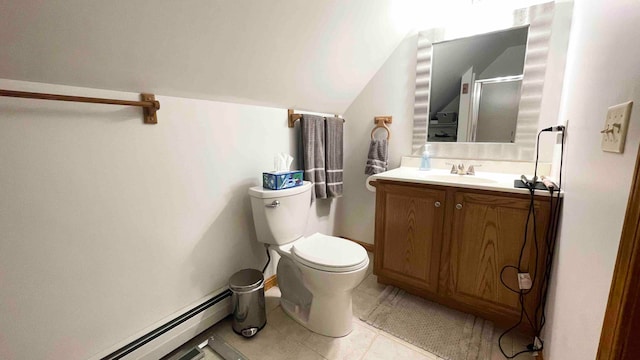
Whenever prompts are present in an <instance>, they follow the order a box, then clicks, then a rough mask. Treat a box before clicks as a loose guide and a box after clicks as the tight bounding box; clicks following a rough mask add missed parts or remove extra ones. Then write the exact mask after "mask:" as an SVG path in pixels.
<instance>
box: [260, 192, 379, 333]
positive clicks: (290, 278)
mask: <svg viewBox="0 0 640 360" xmlns="http://www.w3.org/2000/svg"><path fill="white" fill-rule="evenodd" d="M249 195H250V196H251V207H252V211H253V217H254V224H255V225H256V235H257V238H258V241H260V242H263V243H266V244H269V247H270V248H271V249H273V250H275V251H276V252H277V253H278V254H280V256H281V258H280V261H279V262H278V267H277V272H276V274H277V277H278V286H279V287H280V291H281V294H282V295H281V298H280V302H281V305H282V308H283V310H284V311H285V313H287V314H288V315H289V316H290V317H292V318H293V319H294V320H296V321H297V322H299V323H300V324H301V325H303V326H304V327H306V328H308V329H309V330H311V331H313V332H316V333H318V334H321V335H325V336H331V337H341V336H345V335H347V334H349V333H350V332H351V330H352V328H353V327H352V320H353V311H352V301H351V298H352V293H353V289H355V287H356V286H358V284H359V283H360V282H362V280H363V279H364V278H365V276H366V271H367V268H368V266H369V257H368V256H367V252H366V250H365V249H364V248H363V247H362V246H360V245H359V244H356V243H354V242H352V241H349V240H345V239H342V238H337V237H334V236H328V235H323V234H320V233H315V234H313V235H311V236H307V237H303V236H302V234H303V233H304V230H305V227H306V222H307V215H308V211H309V207H310V200H311V183H309V182H305V183H304V184H303V185H302V186H299V187H296V188H292V189H286V190H268V189H263V188H262V187H253V188H251V189H249Z"/></svg>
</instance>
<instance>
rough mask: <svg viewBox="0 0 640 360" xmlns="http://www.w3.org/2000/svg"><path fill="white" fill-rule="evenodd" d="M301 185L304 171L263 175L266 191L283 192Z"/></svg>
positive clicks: (266, 173)
mask: <svg viewBox="0 0 640 360" xmlns="http://www.w3.org/2000/svg"><path fill="white" fill-rule="evenodd" d="M300 185H302V170H294V171H282V172H263V173H262V187H263V188H266V189H271V190H282V189H289V188H292V187H296V186H300Z"/></svg>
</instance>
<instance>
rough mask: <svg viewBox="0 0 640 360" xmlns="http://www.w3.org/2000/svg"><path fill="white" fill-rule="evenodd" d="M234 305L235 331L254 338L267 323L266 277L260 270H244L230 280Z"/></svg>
mask: <svg viewBox="0 0 640 360" xmlns="http://www.w3.org/2000/svg"><path fill="white" fill-rule="evenodd" d="M229 289H230V290H231V303H232V304H233V321H232V327H233V331H234V332H236V333H237V334H240V335H242V336H244V337H252V336H254V335H255V334H257V333H258V331H260V330H262V328H263V327H264V326H265V325H266V323H267V315H266V312H265V309H264V276H262V273H261V272H260V271H259V270H255V269H244V270H240V271H238V272H237V273H235V274H233V276H231V279H229Z"/></svg>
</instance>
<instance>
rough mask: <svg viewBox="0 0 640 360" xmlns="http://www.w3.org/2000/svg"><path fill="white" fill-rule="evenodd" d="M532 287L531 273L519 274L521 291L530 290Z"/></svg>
mask: <svg viewBox="0 0 640 360" xmlns="http://www.w3.org/2000/svg"><path fill="white" fill-rule="evenodd" d="M531 285H532V283H531V275H529V273H518V287H520V290H529V289H531Z"/></svg>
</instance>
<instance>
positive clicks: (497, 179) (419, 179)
mask: <svg viewBox="0 0 640 360" xmlns="http://www.w3.org/2000/svg"><path fill="white" fill-rule="evenodd" d="M527 176H528V177H531V176H530V175H527ZM377 179H380V180H392V181H401V182H409V183H416V184H431V185H441V186H453V187H460V188H466V189H478V190H489V191H500V192H508V193H515V194H529V190H528V189H524V188H514V187H513V181H514V180H515V179H520V174H502V173H490V172H481V171H476V174H475V175H456V174H451V173H450V170H444V169H431V170H427V171H424V170H419V169H418V168H414V167H399V168H396V169H393V170H389V171H385V172H383V173H380V174H375V175H372V176H370V177H369V178H368V179H367V184H366V186H367V189H369V190H371V191H375V188H374V187H372V186H371V185H369V182H370V181H375V180H377ZM535 194H536V195H538V196H549V195H550V194H549V191H547V190H536V192H535ZM560 195H561V196H562V193H561V194H560ZM554 196H557V194H556V193H554Z"/></svg>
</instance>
